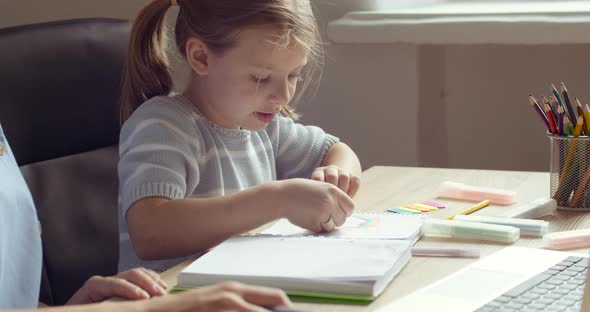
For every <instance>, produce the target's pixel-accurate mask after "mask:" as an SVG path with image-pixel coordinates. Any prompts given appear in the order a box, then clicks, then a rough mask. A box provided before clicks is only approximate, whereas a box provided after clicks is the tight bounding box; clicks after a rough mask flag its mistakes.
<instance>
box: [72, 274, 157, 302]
mask: <svg viewBox="0 0 590 312" xmlns="http://www.w3.org/2000/svg"><path fill="white" fill-rule="evenodd" d="M167 289H168V285H166V283H164V281H162V280H161V279H160V275H159V274H158V273H156V272H154V271H152V270H148V269H144V268H137V269H132V270H129V271H125V272H122V273H119V274H117V275H115V276H110V277H102V276H93V277H91V278H89V279H88V280H87V281H86V283H84V285H83V286H82V288H80V289H79V290H78V291H77V292H76V293H75V294H74V295H73V296H72V298H70V300H69V301H68V302H67V303H66V305H72V304H88V303H97V302H102V301H105V300H107V299H110V298H114V297H119V298H123V299H127V300H139V299H149V298H151V297H154V296H163V295H165V294H166V290H167Z"/></svg>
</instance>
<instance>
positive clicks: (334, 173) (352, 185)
mask: <svg viewBox="0 0 590 312" xmlns="http://www.w3.org/2000/svg"><path fill="white" fill-rule="evenodd" d="M311 179H312V180H316V181H321V182H327V183H330V184H333V185H335V186H337V187H338V188H339V189H341V190H342V191H343V192H344V193H346V194H348V196H350V197H354V195H355V194H356V192H357V191H358V190H359V187H360V185H361V178H360V177H358V176H356V175H353V174H352V173H350V172H348V171H346V170H343V169H341V168H339V167H338V166H335V165H329V166H325V167H318V168H316V169H315V170H314V171H313V173H312V174H311Z"/></svg>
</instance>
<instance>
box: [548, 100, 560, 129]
mask: <svg viewBox="0 0 590 312" xmlns="http://www.w3.org/2000/svg"><path fill="white" fill-rule="evenodd" d="M545 115H546V116H547V119H549V126H550V127H551V133H553V134H559V131H558V130H557V125H556V124H555V119H553V113H552V112H551V108H550V107H549V104H547V103H545Z"/></svg>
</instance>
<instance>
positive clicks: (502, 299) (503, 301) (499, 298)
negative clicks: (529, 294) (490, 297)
mask: <svg viewBox="0 0 590 312" xmlns="http://www.w3.org/2000/svg"><path fill="white" fill-rule="evenodd" d="M510 300H512V298H510V297H506V296H504V295H502V296H500V297H498V298H496V299H494V301H497V302H500V303H508V302H510Z"/></svg>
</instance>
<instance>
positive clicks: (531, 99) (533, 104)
mask: <svg viewBox="0 0 590 312" xmlns="http://www.w3.org/2000/svg"><path fill="white" fill-rule="evenodd" d="M529 103H531V107H532V108H533V109H534V110H535V111H536V112H537V114H538V115H539V118H541V120H542V121H543V123H545V127H547V131H548V132H551V126H550V125H549V119H547V116H546V115H545V112H544V111H543V110H542V109H541V106H539V102H538V101H537V99H535V97H534V96H532V95H529Z"/></svg>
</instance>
